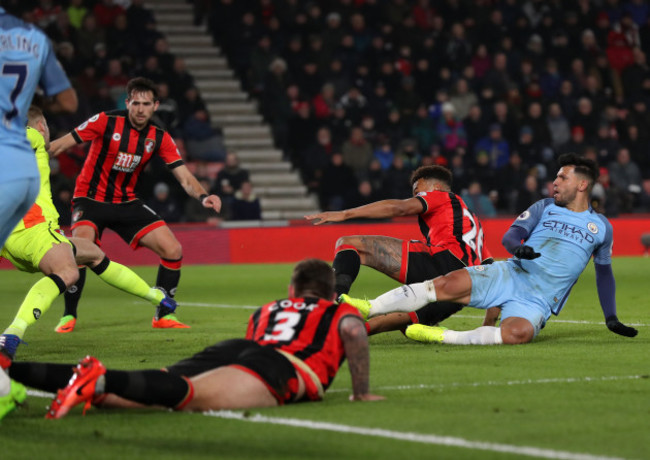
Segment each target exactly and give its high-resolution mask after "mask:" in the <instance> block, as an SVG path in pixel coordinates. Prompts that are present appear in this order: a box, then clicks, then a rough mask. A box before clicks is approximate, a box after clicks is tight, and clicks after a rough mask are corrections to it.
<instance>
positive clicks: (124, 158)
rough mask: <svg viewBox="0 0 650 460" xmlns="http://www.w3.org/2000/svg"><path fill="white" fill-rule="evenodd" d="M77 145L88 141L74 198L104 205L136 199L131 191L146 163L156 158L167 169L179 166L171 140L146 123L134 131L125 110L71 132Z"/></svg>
mask: <svg viewBox="0 0 650 460" xmlns="http://www.w3.org/2000/svg"><path fill="white" fill-rule="evenodd" d="M71 134H72V136H73V137H74V139H75V140H76V141H77V143H79V144H80V143H82V142H88V141H91V142H92V143H91V144H90V150H89V151H88V155H87V156H86V160H85V162H84V165H83V168H82V169H81V172H80V173H79V176H78V177H77V182H76V185H75V189H74V197H75V198H79V197H86V198H92V199H93V200H96V201H101V202H105V203H125V202H127V201H132V200H134V199H136V195H135V192H134V188H135V185H136V183H137V182H138V177H139V176H140V173H141V172H142V170H143V169H144V167H145V165H146V164H147V162H148V161H149V160H150V159H151V158H152V157H153V156H154V155H158V156H160V157H161V158H162V159H163V161H164V162H165V163H166V164H167V167H168V168H170V169H173V168H176V167H178V166H180V165H182V164H183V160H182V159H181V155H180V153H179V151H178V148H177V147H176V144H175V143H174V140H173V139H172V137H171V136H170V135H169V133H167V132H166V131H165V130H163V129H162V128H160V127H158V126H156V125H154V124H152V123H148V124H147V125H146V126H145V127H144V128H143V129H142V130H137V129H136V128H134V127H133V125H132V124H131V123H130V121H129V117H128V112H127V111H126V110H116V111H111V112H101V113H99V114H97V115H94V116H93V117H91V118H90V119H88V120H87V121H85V122H84V123H82V124H81V125H79V126H78V127H77V128H75V129H74V130H73V131H72V132H71Z"/></svg>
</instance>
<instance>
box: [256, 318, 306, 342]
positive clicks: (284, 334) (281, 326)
mask: <svg viewBox="0 0 650 460" xmlns="http://www.w3.org/2000/svg"><path fill="white" fill-rule="evenodd" d="M275 320H276V321H275V325H274V326H273V329H272V330H271V332H270V333H266V334H264V340H274V341H276V342H285V341H291V340H292V339H293V336H294V335H295V333H296V329H295V327H296V325H297V324H298V322H299V321H300V313H297V312H293V311H282V312H280V313H278V314H277V315H275Z"/></svg>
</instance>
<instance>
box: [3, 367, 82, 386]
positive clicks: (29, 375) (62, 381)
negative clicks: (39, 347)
mask: <svg viewBox="0 0 650 460" xmlns="http://www.w3.org/2000/svg"><path fill="white" fill-rule="evenodd" d="M75 367H77V365H76V364H50V363H32V362H27V361H17V362H16V361H14V362H13V363H11V366H10V367H9V376H10V377H11V378H12V379H14V380H16V381H18V382H20V383H22V384H24V385H27V386H28V387H32V388H37V389H39V390H43V391H50V392H52V393H56V391H57V390H58V389H60V388H63V387H65V386H66V385H67V384H68V381H69V380H70V377H72V374H73V373H74V368H75ZM0 372H1V371H0Z"/></svg>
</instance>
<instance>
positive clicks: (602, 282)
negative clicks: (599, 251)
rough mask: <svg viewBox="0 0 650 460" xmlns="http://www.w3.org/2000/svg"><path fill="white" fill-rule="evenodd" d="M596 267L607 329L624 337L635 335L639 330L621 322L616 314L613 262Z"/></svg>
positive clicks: (597, 284) (599, 295)
mask: <svg viewBox="0 0 650 460" xmlns="http://www.w3.org/2000/svg"><path fill="white" fill-rule="evenodd" d="M594 266H595V267H596V287H597V288H598V299H599V300H600V307H601V308H602V309H603V314H604V315H605V324H606V325H607V329H609V330H610V331H612V332H613V333H614V334H618V335H622V336H624V337H635V336H636V335H637V334H638V333H639V331H637V330H636V329H634V328H633V327H630V326H626V325H625V324H623V323H621V322H620V321H619V320H618V317H617V316H616V281H615V280H614V272H613V271H612V266H611V264H607V265H602V264H596V263H595V264H594Z"/></svg>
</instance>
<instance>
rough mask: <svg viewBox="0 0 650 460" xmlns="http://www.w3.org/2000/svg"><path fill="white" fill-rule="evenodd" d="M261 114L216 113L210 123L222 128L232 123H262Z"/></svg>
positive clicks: (250, 124) (251, 124)
mask: <svg viewBox="0 0 650 460" xmlns="http://www.w3.org/2000/svg"><path fill="white" fill-rule="evenodd" d="M262 120H263V119H262V115H259V114H253V115H218V116H214V117H212V124H213V126H215V127H219V128H223V127H225V126H232V125H237V126H239V125H246V126H256V125H260V124H261V123H262Z"/></svg>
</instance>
